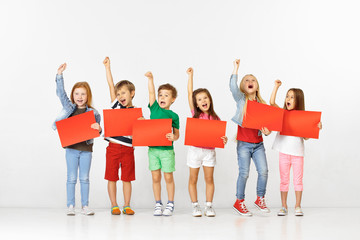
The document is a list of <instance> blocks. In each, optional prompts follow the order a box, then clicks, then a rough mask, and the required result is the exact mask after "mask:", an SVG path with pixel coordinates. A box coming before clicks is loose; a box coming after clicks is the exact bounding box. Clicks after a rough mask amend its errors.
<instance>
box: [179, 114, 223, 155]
mask: <svg viewBox="0 0 360 240" xmlns="http://www.w3.org/2000/svg"><path fill="white" fill-rule="evenodd" d="M225 133H226V122H225V121H219V120H206V119H198V118H187V120H186V130H185V145H190V146H196V147H217V148H224V142H223V140H222V139H221V137H223V136H225Z"/></svg>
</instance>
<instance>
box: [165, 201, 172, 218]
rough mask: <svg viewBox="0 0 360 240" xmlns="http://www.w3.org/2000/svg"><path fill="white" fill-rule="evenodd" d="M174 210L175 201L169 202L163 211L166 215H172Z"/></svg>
mask: <svg viewBox="0 0 360 240" xmlns="http://www.w3.org/2000/svg"><path fill="white" fill-rule="evenodd" d="M173 212H174V204H173V203H167V204H166V208H165V209H164V211H163V215H164V216H167V217H169V216H171V215H172V214H173Z"/></svg>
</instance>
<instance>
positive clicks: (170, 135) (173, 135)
mask: <svg viewBox="0 0 360 240" xmlns="http://www.w3.org/2000/svg"><path fill="white" fill-rule="evenodd" d="M179 137H180V131H179V129H177V128H173V133H168V134H166V138H167V139H168V140H169V141H172V142H173V141H176V140H178V139H179Z"/></svg>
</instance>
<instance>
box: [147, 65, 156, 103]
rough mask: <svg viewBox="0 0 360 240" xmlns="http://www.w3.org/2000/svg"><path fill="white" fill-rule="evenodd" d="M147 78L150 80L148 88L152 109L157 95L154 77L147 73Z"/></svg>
mask: <svg viewBox="0 0 360 240" xmlns="http://www.w3.org/2000/svg"><path fill="white" fill-rule="evenodd" d="M145 77H147V78H148V80H149V82H148V88H149V104H150V107H151V106H152V105H153V104H154V102H155V100H156V94H155V86H154V77H153V75H152V73H151V72H147V73H145Z"/></svg>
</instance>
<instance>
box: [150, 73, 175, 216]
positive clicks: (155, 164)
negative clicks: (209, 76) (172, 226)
mask: <svg viewBox="0 0 360 240" xmlns="http://www.w3.org/2000/svg"><path fill="white" fill-rule="evenodd" d="M145 76H146V77H147V78H148V87H149V108H150V112H151V114H150V119H166V118H171V119H172V127H173V132H171V133H168V134H166V138H167V139H168V140H169V141H172V142H173V141H176V140H178V139H179V116H178V115H177V114H176V113H174V112H173V111H171V110H170V106H171V104H173V103H174V102H175V99H176V97H177V91H176V89H175V88H174V87H173V86H172V85H171V84H168V83H167V84H163V85H161V86H160V87H159V88H158V101H156V95H155V86H154V78H153V75H152V73H151V72H147V73H145ZM148 155H149V169H150V171H151V175H152V181H153V191H154V197H155V201H156V204H155V210H154V216H161V215H164V216H171V215H172V214H173V211H174V194H175V183H174V177H173V172H174V171H175V153H174V148H173V146H158V147H149V152H148ZM160 170H161V171H163V172H164V178H165V182H166V190H167V193H168V203H167V205H166V208H165V209H164V211H162V202H161V172H160Z"/></svg>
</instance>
